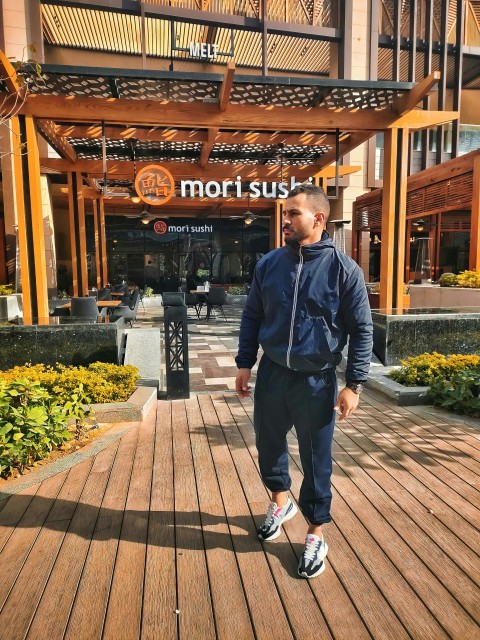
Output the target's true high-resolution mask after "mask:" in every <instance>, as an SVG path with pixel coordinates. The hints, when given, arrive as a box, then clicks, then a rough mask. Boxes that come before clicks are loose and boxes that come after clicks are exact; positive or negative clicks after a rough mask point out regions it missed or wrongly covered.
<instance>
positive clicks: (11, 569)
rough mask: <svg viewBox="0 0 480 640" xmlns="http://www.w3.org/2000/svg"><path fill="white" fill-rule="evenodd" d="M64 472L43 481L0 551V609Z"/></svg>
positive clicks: (61, 481)
mask: <svg viewBox="0 0 480 640" xmlns="http://www.w3.org/2000/svg"><path fill="white" fill-rule="evenodd" d="M66 477H67V472H66V471H65V472H63V473H59V474H58V475H56V476H53V477H52V478H49V479H48V480H45V482H43V483H42V486H41V487H40V488H39V489H38V491H37V492H36V494H35V497H34V498H33V500H32V501H31V503H30V504H29V507H28V509H27V510H26V511H25V513H24V515H23V516H22V518H21V519H20V521H19V522H18V524H17V526H16V527H15V530H14V531H13V533H12V535H11V536H10V537H9V539H8V542H7V544H6V545H5V546H4V547H3V549H2V552H1V553H0V566H1V567H2V570H1V571H0V609H2V608H3V605H4V604H5V601H6V599H7V597H8V594H9V593H10V589H11V588H12V586H13V584H14V582H15V580H16V578H17V576H18V574H19V573H20V571H21V569H22V567H23V564H24V562H25V560H26V559H27V557H28V554H29V553H30V549H31V548H32V546H33V544H34V542H35V540H36V539H37V536H38V534H39V533H40V530H41V528H42V526H43V523H44V522H45V520H46V518H47V516H48V514H49V512H50V509H51V508H52V506H53V504H54V502H55V497H56V496H57V494H58V492H59V491H60V489H61V487H62V485H63V483H64V482H65V479H66Z"/></svg>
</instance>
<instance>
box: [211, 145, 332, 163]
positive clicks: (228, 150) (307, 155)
mask: <svg viewBox="0 0 480 640" xmlns="http://www.w3.org/2000/svg"><path fill="white" fill-rule="evenodd" d="M330 149H331V147H329V146H328V145H321V146H319V145H316V146H303V145H285V146H284V147H283V148H282V151H281V154H280V151H279V148H278V147H277V146H276V145H261V144H249V145H246V144H215V145H214V147H213V149H212V152H211V154H210V158H209V162H212V163H223V162H225V163H229V162H236V163H243V164H266V165H267V164H275V165H279V164H280V163H281V162H284V163H285V164H288V165H291V164H306V163H308V162H314V161H315V160H316V159H318V158H319V157H320V156H321V155H323V154H324V153H326V152H327V151H330Z"/></svg>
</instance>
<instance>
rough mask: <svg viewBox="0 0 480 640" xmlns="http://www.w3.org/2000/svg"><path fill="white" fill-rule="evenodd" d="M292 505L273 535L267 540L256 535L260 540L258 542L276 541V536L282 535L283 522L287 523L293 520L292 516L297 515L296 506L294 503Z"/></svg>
mask: <svg viewBox="0 0 480 640" xmlns="http://www.w3.org/2000/svg"><path fill="white" fill-rule="evenodd" d="M292 504H293V509H292V510H291V511H290V513H289V514H288V515H287V516H286V517H285V518H284V519H283V520H282V523H281V524H280V526H279V527H278V529H277V530H276V531H275V533H274V534H273V535H271V536H270V537H269V538H263V537H262V536H261V535H260V534H258V537H259V538H260V540H261V541H262V542H271V541H272V540H276V539H277V538H278V536H279V535H280V534H281V533H282V525H283V523H284V522H288V521H289V520H291V519H292V518H293V516H294V515H296V514H297V513H298V509H297V505H296V504H295V503H294V502H292Z"/></svg>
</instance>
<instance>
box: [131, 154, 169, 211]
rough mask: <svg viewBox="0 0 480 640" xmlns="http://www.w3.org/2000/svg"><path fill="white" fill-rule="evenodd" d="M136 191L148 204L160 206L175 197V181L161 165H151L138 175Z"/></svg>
mask: <svg viewBox="0 0 480 640" xmlns="http://www.w3.org/2000/svg"><path fill="white" fill-rule="evenodd" d="M135 191H136V192H137V193H138V195H139V196H140V198H141V199H142V200H143V201H144V202H146V203H147V204H151V205H153V206H158V205H161V204H165V203H166V202H168V201H169V200H170V198H171V197H172V196H173V195H174V193H175V181H174V179H173V176H172V174H171V173H170V171H167V169H164V168H163V167H162V166H160V165H159V164H149V165H148V166H147V167H143V169H141V170H140V171H139V172H138V173H137V177H136V178H135Z"/></svg>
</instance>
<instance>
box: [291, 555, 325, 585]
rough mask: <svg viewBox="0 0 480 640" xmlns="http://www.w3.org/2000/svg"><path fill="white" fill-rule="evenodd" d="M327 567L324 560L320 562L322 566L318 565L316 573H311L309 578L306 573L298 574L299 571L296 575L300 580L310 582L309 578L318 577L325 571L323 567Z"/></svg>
mask: <svg viewBox="0 0 480 640" xmlns="http://www.w3.org/2000/svg"><path fill="white" fill-rule="evenodd" d="M326 566H327V562H326V559H325V560H322V564H321V565H320V567H319V568H318V571H317V572H316V573H312V575H311V576H307V574H306V573H300V571H299V572H298V575H299V576H300V577H301V578H306V579H307V580H310V578H316V577H317V576H319V575H320V574H321V573H323V572H324V571H325V567H326Z"/></svg>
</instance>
